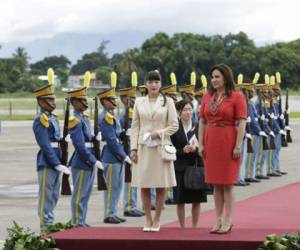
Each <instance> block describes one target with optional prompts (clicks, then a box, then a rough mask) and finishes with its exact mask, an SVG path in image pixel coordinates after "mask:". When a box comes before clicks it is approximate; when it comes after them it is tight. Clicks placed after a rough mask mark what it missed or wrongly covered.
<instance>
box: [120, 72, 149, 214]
mask: <svg viewBox="0 0 300 250" xmlns="http://www.w3.org/2000/svg"><path fill="white" fill-rule="evenodd" d="M134 73H135V72H133V74H134ZM131 84H132V87H130V88H124V89H120V97H123V98H127V102H128V103H123V104H124V106H125V110H124V111H123V112H122V114H121V116H120V125H121V129H122V132H121V134H122V136H121V141H122V143H123V145H124V148H125V143H127V145H126V148H127V150H128V152H127V153H128V154H129V152H130V127H131V122H132V114H133V110H132V108H129V103H130V100H128V98H135V96H136V84H137V79H135V78H134V77H133V76H132V82H131ZM127 112H128V114H127ZM126 119H127V120H126ZM126 139H127V140H126ZM124 167H126V166H124ZM125 178H126V177H125ZM137 196H138V193H137V188H136V187H132V186H131V182H125V185H124V193H123V207H124V216H130V217H140V216H143V215H144V212H142V211H141V210H139V209H138V206H137Z"/></svg>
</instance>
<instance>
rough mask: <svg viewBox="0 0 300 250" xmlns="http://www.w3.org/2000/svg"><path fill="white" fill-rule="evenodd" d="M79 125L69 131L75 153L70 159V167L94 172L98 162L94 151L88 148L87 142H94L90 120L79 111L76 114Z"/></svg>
mask: <svg viewBox="0 0 300 250" xmlns="http://www.w3.org/2000/svg"><path fill="white" fill-rule="evenodd" d="M74 116H75V118H77V119H78V120H79V123H78V124H77V125H75V126H74V127H72V128H70V129H69V133H70V135H71V139H72V143H73V145H74V148H75V151H74V153H73V155H72V157H71V159H70V162H69V166H71V167H73V168H78V169H83V170H93V167H94V165H95V163H96V161H97V159H96V157H95V155H94V149H93V148H91V147H86V146H85V143H86V142H93V138H94V136H93V135H92V132H91V126H90V120H89V118H88V117H87V116H85V115H83V114H81V113H80V112H78V111H75V112H74Z"/></svg>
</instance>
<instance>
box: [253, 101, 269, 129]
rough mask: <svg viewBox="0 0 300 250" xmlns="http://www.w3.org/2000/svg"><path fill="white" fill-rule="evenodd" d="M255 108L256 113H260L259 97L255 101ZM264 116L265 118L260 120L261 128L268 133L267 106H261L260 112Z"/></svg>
mask: <svg viewBox="0 0 300 250" xmlns="http://www.w3.org/2000/svg"><path fill="white" fill-rule="evenodd" d="M255 108H256V110H257V113H258V115H260V105H259V99H258V98H257V100H256V102H255ZM261 113H262V114H263V115H264V116H265V120H264V121H263V122H262V128H261V129H262V130H263V131H264V132H265V133H266V134H267V135H268V134H270V132H271V129H270V127H269V124H268V119H269V114H268V111H267V108H265V107H262V112H261Z"/></svg>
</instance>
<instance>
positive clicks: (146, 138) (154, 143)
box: [143, 132, 158, 147]
mask: <svg viewBox="0 0 300 250" xmlns="http://www.w3.org/2000/svg"><path fill="white" fill-rule="evenodd" d="M143 141H144V143H145V144H146V145H147V147H156V146H157V145H158V142H157V140H152V138H151V134H150V133H149V132H148V133H145V134H144V136H143Z"/></svg>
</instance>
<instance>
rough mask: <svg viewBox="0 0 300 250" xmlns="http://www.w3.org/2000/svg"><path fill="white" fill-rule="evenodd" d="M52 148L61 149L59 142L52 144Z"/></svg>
mask: <svg viewBox="0 0 300 250" xmlns="http://www.w3.org/2000/svg"><path fill="white" fill-rule="evenodd" d="M50 145H51V148H59V143H58V142H50Z"/></svg>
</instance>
